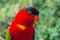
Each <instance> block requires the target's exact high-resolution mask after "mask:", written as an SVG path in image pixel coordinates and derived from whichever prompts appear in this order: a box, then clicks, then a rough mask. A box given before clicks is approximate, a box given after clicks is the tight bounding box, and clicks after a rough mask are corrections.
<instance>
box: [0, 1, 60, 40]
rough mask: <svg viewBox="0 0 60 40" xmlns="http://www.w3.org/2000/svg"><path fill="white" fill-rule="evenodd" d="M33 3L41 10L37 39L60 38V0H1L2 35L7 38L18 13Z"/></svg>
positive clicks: (0, 22)
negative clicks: (7, 31)
mask: <svg viewBox="0 0 60 40" xmlns="http://www.w3.org/2000/svg"><path fill="white" fill-rule="evenodd" d="M32 2H33V3H32ZM31 4H32V5H33V6H34V7H36V8H37V9H38V10H39V12H40V15H39V16H40V23H39V24H38V25H35V28H36V33H35V40H40V39H41V40H60V0H33V1H32V0H0V36H2V37H3V38H5V32H6V29H7V28H8V27H9V25H10V24H11V22H12V21H13V19H14V16H15V15H16V13H17V12H18V11H19V10H20V9H21V8H23V7H26V6H32V5H31Z"/></svg>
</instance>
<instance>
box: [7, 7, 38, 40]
mask: <svg viewBox="0 0 60 40" xmlns="http://www.w3.org/2000/svg"><path fill="white" fill-rule="evenodd" d="M34 23H36V24H38V23H39V11H38V10H37V9H36V8H34V7H26V8H23V9H21V10H20V11H19V12H18V13H17V15H16V16H15V19H14V21H13V22H12V24H11V25H10V27H9V28H8V31H7V34H6V40H33V37H34V34H35V29H34Z"/></svg>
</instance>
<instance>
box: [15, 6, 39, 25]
mask: <svg viewBox="0 0 60 40" xmlns="http://www.w3.org/2000/svg"><path fill="white" fill-rule="evenodd" d="M14 22H15V23H17V24H20V25H25V26H32V25H33V24H34V23H36V24H38V23H39V12H38V10H37V9H36V8H34V7H26V8H23V9H21V10H20V11H19V12H18V13H17V15H16V17H15V20H14Z"/></svg>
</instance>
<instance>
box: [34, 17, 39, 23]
mask: <svg viewBox="0 0 60 40" xmlns="http://www.w3.org/2000/svg"><path fill="white" fill-rule="evenodd" d="M34 23H35V24H39V16H35V17H34Z"/></svg>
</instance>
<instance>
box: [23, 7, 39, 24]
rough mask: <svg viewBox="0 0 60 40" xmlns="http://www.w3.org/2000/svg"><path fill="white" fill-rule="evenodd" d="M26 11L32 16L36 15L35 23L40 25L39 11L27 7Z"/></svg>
mask: <svg viewBox="0 0 60 40" xmlns="http://www.w3.org/2000/svg"><path fill="white" fill-rule="evenodd" d="M24 9H25V10H26V11H27V12H28V14H29V15H32V14H33V15H34V18H33V17H32V18H33V20H34V23H36V24H38V23H39V11H38V10H37V9H36V8H34V7H26V8H24Z"/></svg>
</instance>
